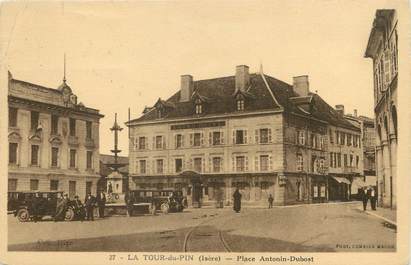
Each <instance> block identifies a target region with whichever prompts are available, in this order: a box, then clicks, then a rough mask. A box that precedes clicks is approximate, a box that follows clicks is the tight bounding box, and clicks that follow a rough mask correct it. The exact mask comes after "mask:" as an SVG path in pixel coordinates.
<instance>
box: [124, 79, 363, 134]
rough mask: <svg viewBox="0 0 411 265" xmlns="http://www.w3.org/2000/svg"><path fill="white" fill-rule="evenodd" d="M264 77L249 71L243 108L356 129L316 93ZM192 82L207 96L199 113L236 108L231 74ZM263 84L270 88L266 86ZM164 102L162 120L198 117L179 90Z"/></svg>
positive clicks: (151, 115) (148, 117)
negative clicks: (303, 92) (299, 91)
mask: <svg viewBox="0 0 411 265" xmlns="http://www.w3.org/2000/svg"><path fill="white" fill-rule="evenodd" d="M264 79H265V81H267V84H266V83H265V81H264ZM264 79H263V76H262V75H261V74H258V73H255V74H250V83H249V87H248V89H246V91H245V93H246V94H247V95H250V96H248V97H246V104H245V110H244V111H245V112H247V111H250V112H253V111H262V110H284V111H285V112H289V113H296V114H299V115H304V116H306V117H313V118H316V119H319V120H322V121H324V122H328V123H330V124H333V125H336V126H343V127H346V128H349V129H354V130H356V129H357V128H355V127H354V126H353V125H352V124H351V123H350V122H348V121H347V120H345V119H344V118H343V117H342V116H340V115H339V114H338V113H337V111H336V110H334V109H333V108H332V107H331V106H330V105H328V104H327V103H326V102H325V101H324V100H323V99H322V98H321V97H320V96H318V95H317V94H313V93H310V94H309V95H308V96H304V97H300V96H299V95H298V94H297V93H296V92H295V91H294V90H293V87H292V86H291V85H290V84H287V83H285V82H283V81H281V80H278V79H276V78H274V77H272V76H269V75H265V74H264ZM193 83H194V84H193V86H194V93H195V94H198V95H201V96H203V97H205V98H207V102H206V104H204V106H203V110H204V114H202V115H201V117H207V116H212V115H216V114H229V113H235V112H236V111H237V110H236V107H237V105H236V98H235V97H234V95H235V92H236V91H235V76H227V77H220V78H214V79H206V80H198V81H194V82H193ZM267 85H268V87H269V89H270V90H271V91H269V90H268V88H267ZM273 96H274V98H273ZM165 102H167V103H169V105H172V106H173V107H171V108H169V109H167V111H166V113H164V114H163V116H162V118H161V119H162V120H167V119H175V118H189V117H193V118H194V117H198V115H197V114H196V113H195V108H194V102H193V101H187V102H180V91H178V92H176V93H175V94H174V95H172V96H171V97H170V98H169V99H167V100H166V101H165ZM301 104H310V108H309V110H306V109H305V108H304V109H302V108H301V107H300V106H299V105H301ZM154 120H157V113H156V111H149V112H146V113H145V114H143V115H142V116H141V117H139V118H137V119H134V120H132V121H130V123H133V122H145V121H154ZM127 124H129V123H127Z"/></svg>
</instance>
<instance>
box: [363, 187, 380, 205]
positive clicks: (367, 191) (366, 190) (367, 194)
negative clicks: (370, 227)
mask: <svg viewBox="0 0 411 265" xmlns="http://www.w3.org/2000/svg"><path fill="white" fill-rule="evenodd" d="M361 193H362V205H363V208H364V211H366V210H367V203H368V200H369V201H370V202H371V210H373V211H375V210H377V209H376V205H377V198H378V197H377V191H376V190H375V189H374V187H372V186H368V187H363V188H362V191H361Z"/></svg>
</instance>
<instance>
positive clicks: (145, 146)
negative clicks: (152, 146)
mask: <svg viewBox="0 0 411 265" xmlns="http://www.w3.org/2000/svg"><path fill="white" fill-rule="evenodd" d="M144 149H147V150H148V137H144Z"/></svg>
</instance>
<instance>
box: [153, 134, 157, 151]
mask: <svg viewBox="0 0 411 265" xmlns="http://www.w3.org/2000/svg"><path fill="white" fill-rule="evenodd" d="M155 149H156V137H155V136H153V150H155Z"/></svg>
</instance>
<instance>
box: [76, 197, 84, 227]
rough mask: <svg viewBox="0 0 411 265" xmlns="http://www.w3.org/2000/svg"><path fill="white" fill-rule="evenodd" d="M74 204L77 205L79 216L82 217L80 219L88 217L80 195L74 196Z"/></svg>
mask: <svg viewBox="0 0 411 265" xmlns="http://www.w3.org/2000/svg"><path fill="white" fill-rule="evenodd" d="M74 204H75V207H76V215H77V216H78V218H79V219H80V221H82V222H83V221H84V219H85V218H86V212H85V211H84V206H83V204H82V203H81V201H80V199H79V197H78V196H77V195H76V196H74Z"/></svg>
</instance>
